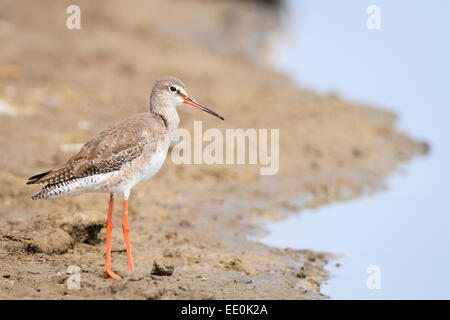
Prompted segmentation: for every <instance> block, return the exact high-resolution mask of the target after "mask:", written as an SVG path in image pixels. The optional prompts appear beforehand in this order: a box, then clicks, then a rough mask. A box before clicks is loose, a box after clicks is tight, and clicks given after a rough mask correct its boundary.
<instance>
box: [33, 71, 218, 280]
mask: <svg viewBox="0 0 450 320" xmlns="http://www.w3.org/2000/svg"><path fill="white" fill-rule="evenodd" d="M182 104H188V105H191V106H194V107H196V108H198V109H200V110H203V111H206V112H208V113H210V114H212V115H214V116H216V117H218V118H220V119H222V120H224V118H223V117H222V116H221V115H219V114H217V113H215V112H214V111H212V110H210V109H208V108H207V107H205V106H203V105H201V104H200V103H198V102H196V101H195V100H193V99H191V98H189V96H188V95H187V93H186V89H185V86H184V83H183V82H182V81H181V80H179V79H177V78H175V77H164V78H161V79H159V80H158V81H157V82H156V84H155V86H154V87H153V90H152V92H151V94H150V108H149V112H146V113H140V114H136V115H134V116H131V117H130V118H128V119H125V120H123V121H121V122H119V123H117V124H116V125H113V126H112V127H109V128H108V129H106V130H103V131H101V132H100V133H98V134H97V135H96V136H95V137H94V138H92V139H91V140H89V141H88V142H87V143H85V144H84V145H83V147H82V148H81V150H80V151H79V152H78V153H77V154H75V155H74V156H72V157H71V158H70V159H69V160H67V161H66V162H64V163H63V164H61V165H59V166H57V167H56V168H54V169H52V170H49V171H46V172H44V173H41V174H38V175H35V176H32V177H31V178H29V179H28V182H27V184H35V183H42V184H45V186H44V187H43V188H42V189H41V190H40V191H39V192H37V193H36V194H35V195H33V196H32V199H33V200H36V199H47V198H56V197H62V196H69V195H78V194H81V193H88V192H105V193H109V194H110V200H109V209H108V217H107V220H106V264H105V274H106V276H107V277H109V278H114V279H119V278H120V277H119V276H118V275H116V274H115V273H113V271H112V269H111V232H112V228H113V224H112V222H111V216H112V210H113V203H114V197H115V195H117V194H121V195H123V200H124V201H123V220H122V228H123V234H124V237H125V244H126V249H127V259H128V269H130V270H134V266H133V260H132V256H131V245H130V238H129V225H128V197H129V195H130V191H131V189H132V188H133V187H134V186H135V185H137V184H138V183H140V182H143V181H145V180H148V179H150V178H151V177H152V176H153V175H155V174H156V173H157V172H158V171H159V169H160V168H161V166H162V165H163V163H164V160H165V159H166V155H167V151H168V149H169V146H170V142H171V140H172V138H173V136H174V132H175V129H176V128H177V127H178V124H179V122H180V118H179V117H178V113H177V109H176V107H177V106H180V105H182Z"/></svg>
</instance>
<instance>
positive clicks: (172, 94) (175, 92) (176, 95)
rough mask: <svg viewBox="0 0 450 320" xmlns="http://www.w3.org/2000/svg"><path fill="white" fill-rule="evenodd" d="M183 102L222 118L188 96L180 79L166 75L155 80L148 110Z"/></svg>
mask: <svg viewBox="0 0 450 320" xmlns="http://www.w3.org/2000/svg"><path fill="white" fill-rule="evenodd" d="M183 104H188V105H191V106H193V107H196V108H198V109H200V110H203V111H205V112H208V113H210V114H212V115H214V116H216V117H218V118H220V119H222V120H224V118H223V117H222V116H221V115H220V114H218V113H216V112H214V111H212V110H211V109H209V108H207V107H205V106H204V105H201V104H200V103H198V102H197V101H195V100H194V99H192V98H190V97H189V96H188V94H187V92H186V89H185V85H184V83H183V82H182V81H181V80H180V79H178V78H175V77H171V76H166V77H163V78H161V79H159V80H158V81H156V83H155V86H154V87H153V90H152V93H151V95H150V110H155V109H159V108H161V107H172V108H176V107H178V106H181V105H183Z"/></svg>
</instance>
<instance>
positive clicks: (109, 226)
mask: <svg viewBox="0 0 450 320" xmlns="http://www.w3.org/2000/svg"><path fill="white" fill-rule="evenodd" d="M113 204H114V195H113V194H111V197H110V198H109V209H108V218H107V219H106V264H105V274H106V276H107V277H108V278H113V279H115V280H118V279H120V277H119V276H118V275H117V274H115V273H114V272H112V270H111V232H112V229H113V224H112V221H111V220H112V211H113Z"/></svg>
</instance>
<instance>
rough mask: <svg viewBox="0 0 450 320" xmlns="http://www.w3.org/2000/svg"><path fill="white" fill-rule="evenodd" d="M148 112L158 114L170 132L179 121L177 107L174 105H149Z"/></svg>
mask: <svg viewBox="0 0 450 320" xmlns="http://www.w3.org/2000/svg"><path fill="white" fill-rule="evenodd" d="M150 113H153V114H155V115H157V116H160V117H161V119H162V120H163V121H164V125H165V126H166V129H167V131H169V132H172V131H174V130H175V129H176V128H178V124H179V123H180V117H179V116H178V112H177V109H176V108H175V107H167V106H162V107H155V106H150Z"/></svg>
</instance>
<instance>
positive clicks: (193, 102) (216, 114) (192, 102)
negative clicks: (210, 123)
mask: <svg viewBox="0 0 450 320" xmlns="http://www.w3.org/2000/svg"><path fill="white" fill-rule="evenodd" d="M183 100H184V103H186V104H189V105H191V106H193V107H196V108H198V109H200V110H203V111H205V112H208V113H210V114H212V115H213V116H216V117H217V118H219V119H222V120H225V119H224V118H223V117H222V116H221V115H220V114H218V113H215V112H214V111H212V110H211V109H208V108H207V107H205V106H203V105H201V104H200V103H198V102H197V101H195V100H193V99H191V98H183Z"/></svg>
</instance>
